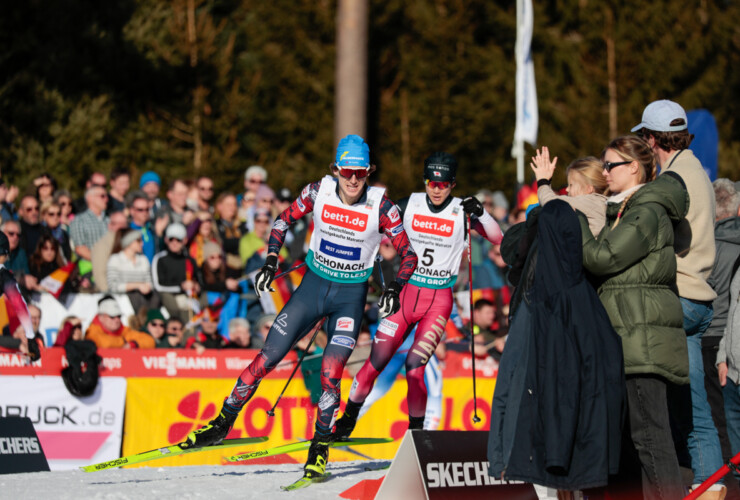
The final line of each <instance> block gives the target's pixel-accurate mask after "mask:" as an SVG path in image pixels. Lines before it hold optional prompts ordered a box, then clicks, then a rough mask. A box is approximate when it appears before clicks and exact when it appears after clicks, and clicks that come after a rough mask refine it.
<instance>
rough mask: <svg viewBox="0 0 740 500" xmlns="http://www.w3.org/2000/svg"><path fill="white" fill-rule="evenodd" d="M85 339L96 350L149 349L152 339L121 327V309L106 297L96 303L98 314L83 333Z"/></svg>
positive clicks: (110, 297) (114, 300) (147, 335)
mask: <svg viewBox="0 0 740 500" xmlns="http://www.w3.org/2000/svg"><path fill="white" fill-rule="evenodd" d="M85 338H86V339H88V340H92V341H93V342H95V345H96V346H98V349H110V348H115V347H122V348H124V349H137V348H141V349H151V348H153V347H154V339H153V338H152V336H151V335H149V334H148V333H144V332H139V331H136V330H133V329H131V328H129V327H127V326H123V323H122V322H121V308H120V306H119V305H118V302H116V299H115V298H113V297H112V296H111V295H106V296H104V297H103V298H102V299H100V301H98V314H97V315H96V316H95V317H94V318H93V320H92V323H91V324H90V326H89V327H88V329H87V332H85Z"/></svg>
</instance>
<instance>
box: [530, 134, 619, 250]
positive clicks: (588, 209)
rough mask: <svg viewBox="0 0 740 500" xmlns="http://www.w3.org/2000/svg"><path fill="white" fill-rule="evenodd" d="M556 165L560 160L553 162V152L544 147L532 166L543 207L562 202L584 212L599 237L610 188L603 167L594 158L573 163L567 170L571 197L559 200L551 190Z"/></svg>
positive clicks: (593, 231)
mask: <svg viewBox="0 0 740 500" xmlns="http://www.w3.org/2000/svg"><path fill="white" fill-rule="evenodd" d="M557 162H558V157H557V156H556V157H555V158H553V160H552V161H550V150H549V149H548V147H547V146H544V147H543V148H542V151H540V150H539V149H538V150H537V154H536V155H535V156H533V157H532V162H531V163H530V164H529V165H530V166H531V167H532V171H533V172H534V176H535V178H536V179H537V197H538V198H539V201H540V205H545V204H546V203H547V202H548V201H552V200H563V201H564V202H566V203H567V204H568V205H570V206H571V207H573V210H578V211H580V212H583V214H584V215H585V216H586V218H587V219H588V227H589V228H590V229H591V233H592V234H594V235H596V236H598V234H599V233H600V232H601V228H603V227H604V220H605V219H606V196H605V195H606V194H607V184H606V178H605V177H604V174H603V173H602V171H603V170H604V164H603V163H602V162H601V160H599V159H598V158H594V157H593V156H587V157H585V158H578V159H577V160H574V161H573V162H572V163H571V164H570V165H568V168H566V169H565V175H566V177H567V179H568V187H567V188H566V191H567V193H568V196H559V195H557V194H555V192H554V191H553V190H552V188H551V187H550V181H551V180H552V175H553V173H554V172H555V165H556V164H557Z"/></svg>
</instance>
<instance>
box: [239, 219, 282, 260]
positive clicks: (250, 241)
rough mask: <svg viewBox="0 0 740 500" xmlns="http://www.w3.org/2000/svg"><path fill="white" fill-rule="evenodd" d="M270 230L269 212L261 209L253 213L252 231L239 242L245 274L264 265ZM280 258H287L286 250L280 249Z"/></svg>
mask: <svg viewBox="0 0 740 500" xmlns="http://www.w3.org/2000/svg"><path fill="white" fill-rule="evenodd" d="M271 228H272V220H271V219H270V211H269V210H267V209H264V208H263V209H260V210H259V211H257V212H255V216H254V231H252V232H249V233H247V234H245V235H244V236H242V238H241V240H240V241H239V257H241V259H242V265H243V266H244V269H245V272H246V273H250V272H252V271H254V270H255V269H257V268H259V267H262V265H263V264H264V263H265V258H266V257H267V240H268V238H269V237H270V229H271ZM280 257H281V258H283V259H285V258H287V257H288V250H287V249H286V248H285V247H282V248H281V249H280Z"/></svg>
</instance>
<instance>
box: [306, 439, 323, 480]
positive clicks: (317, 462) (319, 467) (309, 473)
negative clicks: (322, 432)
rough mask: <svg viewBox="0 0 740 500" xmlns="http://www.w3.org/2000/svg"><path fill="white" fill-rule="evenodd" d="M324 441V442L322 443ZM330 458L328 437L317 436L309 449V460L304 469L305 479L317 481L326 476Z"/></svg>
mask: <svg viewBox="0 0 740 500" xmlns="http://www.w3.org/2000/svg"><path fill="white" fill-rule="evenodd" d="M320 439H323V440H324V441H320ZM328 458H329V441H328V440H326V436H319V435H315V436H314V437H313V439H312V440H311V447H310V448H309V449H308V460H306V466H305V467H303V477H307V478H310V479H315V478H317V477H321V476H323V475H325V474H326V461H327V460H328Z"/></svg>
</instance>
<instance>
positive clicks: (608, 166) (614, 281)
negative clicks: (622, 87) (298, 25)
mask: <svg viewBox="0 0 740 500" xmlns="http://www.w3.org/2000/svg"><path fill="white" fill-rule="evenodd" d="M602 161H603V162H604V176H605V177H606V181H607V183H608V185H609V190H610V191H611V193H612V196H611V197H610V198H609V204H608V205H607V209H606V217H607V218H606V225H605V227H604V230H603V231H602V232H601V234H599V238H598V240H597V239H594V237H593V235H592V234H591V230H590V229H588V223H587V222H586V220H585V219H584V218H583V217H581V218H580V220H581V232H582V235H581V236H582V238H583V242H584V246H583V265H584V267H585V268H586V270H588V271H589V272H591V273H592V274H593V275H594V276H596V277H598V278H600V279H601V285H600V287H599V298H600V299H601V302H602V303H603V304H604V307H605V308H606V311H607V313H608V314H609V318H610V319H611V323H612V325H614V329H615V330H616V331H617V334H619V336H620V337H621V338H622V346H623V350H624V364H625V375H626V377H627V381H626V386H627V418H628V419H629V420H628V421H627V424H626V425H625V429H628V431H629V433H630V438H631V442H632V443H633V444H634V448H633V450H634V449H636V453H637V457H638V460H639V463H640V468H641V470H642V491H643V493H644V495H645V497H646V498H650V499H653V498H683V496H684V489H683V484H682V479H681V472H680V469H679V466H678V459H677V457H676V453H675V450H674V445H673V437H672V435H671V425H670V422H669V414H668V395H667V391H668V385H669V384H687V383H688V381H689V366H688V354H687V346H686V340H685V338H686V335H685V333H684V332H683V330H682V328H681V325H682V323H683V320H682V313H681V304H680V301H679V299H678V297H677V296H676V293H675V291H674V287H675V279H676V261H675V258H674V256H673V255H674V254H673V224H674V223H677V222H678V221H680V220H681V219H683V217H684V216H685V215H686V212H687V211H688V206H689V202H688V195H687V193H686V189H685V186H684V184H683V182H682V181H681V179H680V178H679V177H678V176H676V175H673V174H670V175H662V176H660V178H659V179H657V180H652V179H655V172H656V164H655V156H654V155H653V152H652V149H651V148H650V146H649V145H648V144H647V143H646V142H645V141H643V140H642V139H640V138H638V137H634V136H625V137H619V138H617V139H614V140H613V141H612V142H611V143H610V144H609V145H608V146H607V147H606V149H605V150H604V153H603V154H602ZM626 441H627V442H630V441H628V440H626ZM625 451H628V449H626V450H625ZM632 479H634V480H635V481H639V478H632Z"/></svg>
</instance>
